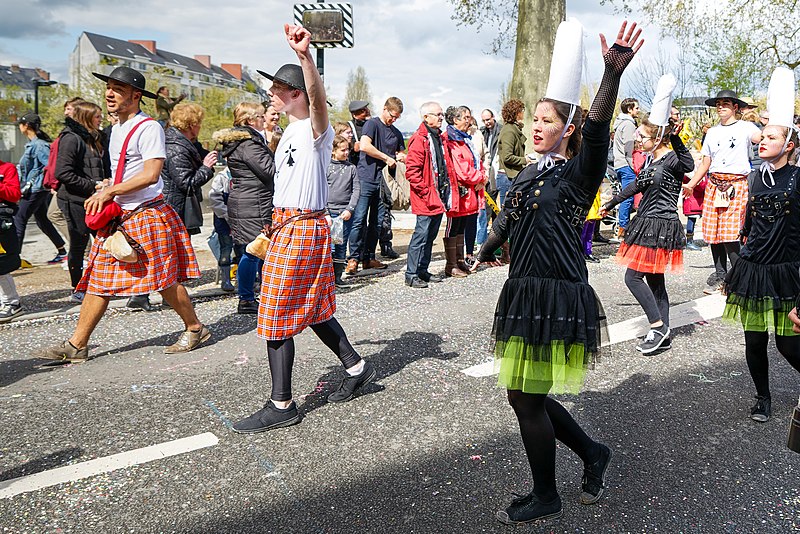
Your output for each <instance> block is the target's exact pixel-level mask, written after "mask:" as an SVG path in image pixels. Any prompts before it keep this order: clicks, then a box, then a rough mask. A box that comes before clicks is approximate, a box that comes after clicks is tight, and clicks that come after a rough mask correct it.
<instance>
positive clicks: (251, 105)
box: [233, 102, 265, 126]
mask: <svg viewBox="0 0 800 534" xmlns="http://www.w3.org/2000/svg"><path fill="white" fill-rule="evenodd" d="M264 113H265V110H264V106H263V105H261V104H256V103H255V102H240V103H239V104H237V105H236V108H235V109H234V110H233V125H234V126H247V125H248V124H247V123H248V122H249V121H251V120H253V119H255V118H256V117H257V116H258V115H263V114H264Z"/></svg>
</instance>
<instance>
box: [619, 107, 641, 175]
mask: <svg viewBox="0 0 800 534" xmlns="http://www.w3.org/2000/svg"><path fill="white" fill-rule="evenodd" d="M635 133H636V121H635V120H633V117H631V116H630V115H628V114H627V113H620V114H619V115H618V116H617V120H616V121H614V168H615V169H619V168H621V167H630V168H631V169H632V168H633V141H634V135H635Z"/></svg>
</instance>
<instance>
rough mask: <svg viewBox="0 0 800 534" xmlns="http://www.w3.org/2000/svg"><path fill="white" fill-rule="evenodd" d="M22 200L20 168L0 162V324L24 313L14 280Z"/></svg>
mask: <svg viewBox="0 0 800 534" xmlns="http://www.w3.org/2000/svg"><path fill="white" fill-rule="evenodd" d="M20 197H21V193H20V189H19V175H18V174H17V168H16V167H15V166H14V165H12V164H11V163H6V162H4V161H0V323H5V322H7V321H10V320H11V319H12V318H13V317H14V316H16V315H19V314H20V313H22V306H21V305H20V303H19V293H17V286H16V284H14V279H13V278H12V277H11V273H12V272H14V271H16V270H17V269H19V266H20V258H19V249H20V243H19V240H18V239H17V230H16V228H15V227H14V214H15V213H16V212H17V203H18V202H19V200H20Z"/></svg>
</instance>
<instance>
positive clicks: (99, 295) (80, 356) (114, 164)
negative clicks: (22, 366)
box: [39, 67, 211, 363]
mask: <svg viewBox="0 0 800 534" xmlns="http://www.w3.org/2000/svg"><path fill="white" fill-rule="evenodd" d="M93 74H94V76H96V77H97V78H99V79H101V80H103V81H104V82H106V92H105V99H106V107H107V108H108V112H109V113H116V114H117V117H119V123H118V124H117V125H115V126H114V128H113V129H112V130H111V139H110V142H109V148H108V151H109V155H110V156H111V173H112V175H113V176H114V181H113V184H104V187H102V188H100V189H99V190H98V191H96V192H95V194H94V195H92V196H91V197H89V198H88V199H87V200H86V203H85V207H86V214H87V216H92V215H95V214H97V213H100V212H102V211H103V209H104V208H107V207H108V206H111V207H113V204H112V203H116V205H117V206H119V210H118V211H121V215H119V216H118V217H117V218H116V222H114V221H112V222H111V223H110V224H109V225H108V226H106V227H105V228H101V229H99V230H98V232H97V239H95V241H94V244H93V245H92V252H91V254H90V256H89V265H88V266H87V268H86V270H85V271H84V274H83V278H82V279H81V281H80V283H79V284H78V287H76V288H75V290H76V291H82V292H84V293H85V294H86V295H85V296H84V299H83V303H82V304H81V314H80V317H79V318H78V325H77V327H76V328H75V331H74V332H73V334H72V337H70V338H69V339H66V340H64V341H62V342H61V343H59V344H58V345H56V346H53V347H50V348H47V349H45V350H44V351H42V353H41V354H40V355H39V357H41V358H44V359H46V360H51V361H55V362H61V363H79V362H85V361H86V360H89V359H90V358H89V348H88V347H89V337H90V336H91V334H92V332H93V331H94V329H95V328H96V327H97V324H98V323H99V322H100V319H101V318H102V317H103V314H105V311H106V309H107V308H108V303H109V301H110V300H111V297H116V296H133V295H147V294H149V293H152V292H154V291H158V292H159V293H161V296H162V297H163V298H164V300H165V301H166V302H167V303H169V304H170V306H172V308H173V309H174V310H175V311H176V312H177V313H178V315H179V316H180V317H181V319H182V320H183V323H184V326H185V329H184V332H183V333H182V334H181V335H180V337H179V338H178V341H177V343H175V344H173V345H170V346H169V347H166V348H165V349H164V352H165V353H167V354H172V353H177V352H187V351H190V350H192V349H194V348H195V347H197V346H198V345H200V344H201V343H202V342H204V341H206V340H208V339H209V338H210V337H211V334H210V333H209V331H208V329H207V328H206V327H205V326H203V324H202V323H200V321H198V319H197V315H196V314H195V311H194V307H193V306H192V302H191V300H189V294H188V293H187V292H186V288H185V287H184V286H183V285H182V283H183V282H186V281H187V280H190V279H193V278H199V277H200V269H199V267H198V265H197V259H196V258H195V255H194V250H193V249H192V243H191V241H190V240H189V234H188V233H187V232H186V227H184V225H183V222H181V219H180V217H179V216H178V214H177V213H176V212H175V210H174V209H172V207H171V206H170V205H169V204H167V203H166V202H165V201H164V195H162V194H161V193H162V190H163V188H164V184H163V182H162V181H161V167H162V166H163V165H164V159H166V150H165V146H164V129H163V128H162V127H161V126H160V125H159V124H158V123H157V122H156V121H154V120H153V119H152V118H150V117H148V116H147V115H145V114H144V113H142V111H141V109H139V108H140V104H141V100H142V97H143V96H146V97H148V98H155V95H154V94H153V93H151V92H150V91H148V90H147V89H145V79H144V76H143V75H142V74H141V73H140V72H138V71H136V70H134V69H131V68H128V67H117V68H116V69H114V70H113V71H112V72H111V74H109V75H104V74H98V73H93ZM116 229H119V230H121V231H122V232H123V233H124V235H125V237H124V239H125V240H126V241H127V242H128V243H129V244H130V245H131V246H132V247H133V248H134V250H135V251H136V255H135V257H134V256H133V255H132V254H124V251H116V252H117V254H116V256H114V255H112V252H111V251H109V250H106V249H105V248H104V245H106V243H105V242H106V240H107V238H109V237H111V235H113V234H112V232H113V231H114V230H116ZM112 241H113V240H112ZM109 248H112V249H113V247H109ZM121 252H122V253H121ZM118 258H119V259H118Z"/></svg>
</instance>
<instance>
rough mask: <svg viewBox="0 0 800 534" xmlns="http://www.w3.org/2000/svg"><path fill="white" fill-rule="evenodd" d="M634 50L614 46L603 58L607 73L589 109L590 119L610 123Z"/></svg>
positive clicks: (604, 74)
mask: <svg viewBox="0 0 800 534" xmlns="http://www.w3.org/2000/svg"><path fill="white" fill-rule="evenodd" d="M633 56H634V52H633V49H632V48H630V47H627V46H619V45H617V44H615V45H613V46H612V47H611V48H609V49H608V52H606V55H605V56H603V62H604V63H605V66H606V68H605V72H604V73H603V80H602V81H601V82H600V88H599V89H598V90H597V95H595V97H594V101H593V102H592V107H591V108H589V118H590V119H592V120H593V121H596V122H610V121H611V119H612V118H613V116H614V107H615V106H616V104H617V92H618V91H619V81H620V79H621V78H622V73H623V72H624V71H625V68H626V67H627V66H628V64H629V63H630V62H631V60H632V59H633Z"/></svg>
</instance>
